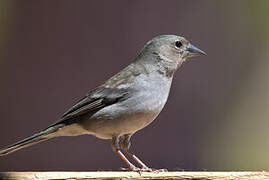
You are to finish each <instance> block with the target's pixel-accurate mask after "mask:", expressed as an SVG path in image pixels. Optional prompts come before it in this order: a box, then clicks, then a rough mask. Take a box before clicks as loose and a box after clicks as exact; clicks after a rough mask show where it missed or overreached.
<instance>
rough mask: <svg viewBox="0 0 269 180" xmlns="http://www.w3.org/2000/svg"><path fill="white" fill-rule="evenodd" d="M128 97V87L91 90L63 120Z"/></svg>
mask: <svg viewBox="0 0 269 180" xmlns="http://www.w3.org/2000/svg"><path fill="white" fill-rule="evenodd" d="M127 97H128V91H127V90H126V89H119V88H107V87H99V88H97V89H95V90H93V91H91V92H89V93H88V94H87V95H86V96H85V97H84V98H82V99H81V100H79V101H78V102H77V103H76V104H75V105H74V106H73V107H71V108H70V109H69V110H68V111H67V112H65V113H64V114H63V116H62V119H61V120H66V119H70V118H75V117H78V116H81V115H84V114H86V113H94V112H96V111H98V110H100V109H101V108H103V107H106V106H109V105H112V104H114V103H116V102H118V101H120V100H122V99H125V98H127Z"/></svg>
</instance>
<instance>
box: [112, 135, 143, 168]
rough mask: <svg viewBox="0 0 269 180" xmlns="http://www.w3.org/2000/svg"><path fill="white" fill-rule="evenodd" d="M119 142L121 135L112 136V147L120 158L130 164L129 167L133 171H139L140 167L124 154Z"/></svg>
mask: <svg viewBox="0 0 269 180" xmlns="http://www.w3.org/2000/svg"><path fill="white" fill-rule="evenodd" d="M119 142H120V137H113V138H112V149H113V151H115V152H116V153H117V154H118V155H119V156H120V158H121V159H122V160H123V161H124V162H125V163H126V164H127V165H128V166H129V168H130V169H131V170H132V171H138V170H140V169H139V168H137V167H135V165H133V164H132V163H131V162H130V161H129V160H128V159H127V158H126V157H125V156H124V154H123V153H122V152H121V150H120V147H119Z"/></svg>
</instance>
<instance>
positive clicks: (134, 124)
mask: <svg viewBox="0 0 269 180" xmlns="http://www.w3.org/2000/svg"><path fill="white" fill-rule="evenodd" d="M171 81H172V77H170V78H167V77H164V76H162V75H161V74H159V73H157V72H156V73H150V74H140V75H139V76H137V77H136V78H135V80H134V81H133V82H132V83H131V84H129V85H127V84H123V85H120V86H118V88H128V90H129V91H130V93H131V95H130V97H129V98H127V99H126V100H124V101H122V102H119V103H116V104H113V105H111V106H107V107H105V108H103V109H101V110H100V111H98V112H97V113H95V114H94V115H93V116H91V117H90V119H89V120H87V121H85V122H86V124H85V126H84V128H86V129H87V130H88V131H89V133H90V134H93V135H95V136H97V137H99V138H104V139H110V138H111V137H112V136H120V135H124V134H133V133H134V132H136V131H138V130H140V129H142V128H144V127H145V126H147V125H148V124H150V123H151V122H152V121H153V120H154V119H155V118H156V116H157V115H158V114H159V113H160V111H161V110H162V108H163V107H164V105H165V103H166V101H167V98H168V94H169V91H170V86H171Z"/></svg>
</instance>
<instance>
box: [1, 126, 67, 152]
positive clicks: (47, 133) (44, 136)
mask: <svg viewBox="0 0 269 180" xmlns="http://www.w3.org/2000/svg"><path fill="white" fill-rule="evenodd" d="M62 126H63V124H57V125H56V126H52V127H49V128H47V129H45V130H44V131H41V132H39V133H36V134H34V135H33V136H30V137H28V138H26V139H23V140H21V141H19V142H17V143H15V144H12V145H10V146H8V147H6V148H3V149H0V156H4V155H7V154H9V153H12V152H15V151H17V150H19V149H22V148H25V147H28V146H31V145H34V144H36V143H39V142H42V141H45V140H48V139H50V138H52V137H55V136H53V135H52V134H53V133H54V132H56V131H58V130H59V129H60V128H61V127H62Z"/></svg>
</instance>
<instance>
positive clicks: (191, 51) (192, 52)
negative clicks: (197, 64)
mask: <svg viewBox="0 0 269 180" xmlns="http://www.w3.org/2000/svg"><path fill="white" fill-rule="evenodd" d="M202 55H206V53H205V52H204V51H202V50H201V49H198V48H197V47H195V46H193V45H192V44H190V45H189V46H188V47H187V49H186V50H185V52H184V53H183V57H184V58H189V57H193V56H202Z"/></svg>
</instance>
